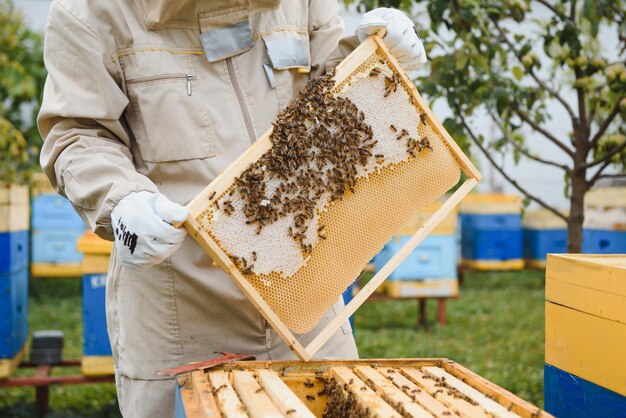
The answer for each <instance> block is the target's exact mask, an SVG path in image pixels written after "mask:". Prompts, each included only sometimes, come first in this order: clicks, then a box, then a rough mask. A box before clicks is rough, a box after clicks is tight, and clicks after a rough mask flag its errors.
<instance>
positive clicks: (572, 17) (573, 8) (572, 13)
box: [569, 0, 576, 22]
mask: <svg viewBox="0 0 626 418" xmlns="http://www.w3.org/2000/svg"><path fill="white" fill-rule="evenodd" d="M569 18H570V20H571V21H572V22H573V21H574V20H575V19H576V0H572V3H571V4H570V9H569Z"/></svg>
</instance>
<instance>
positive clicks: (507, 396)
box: [423, 360, 554, 418]
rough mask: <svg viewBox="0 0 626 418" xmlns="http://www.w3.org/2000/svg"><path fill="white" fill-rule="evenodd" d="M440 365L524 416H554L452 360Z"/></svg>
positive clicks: (548, 417) (525, 417) (527, 417)
mask: <svg viewBox="0 0 626 418" xmlns="http://www.w3.org/2000/svg"><path fill="white" fill-rule="evenodd" d="M423 367H426V366H423ZM440 367H441V368H442V369H444V370H445V371H447V372H448V373H450V374H451V375H453V376H454V377H456V378H458V379H461V381H462V382H471V384H472V386H473V387H474V388H476V389H477V390H478V391H480V392H481V393H484V394H485V395H488V396H489V397H491V398H492V399H496V400H497V401H498V402H499V403H500V404H501V405H505V406H506V407H507V409H510V410H511V411H513V412H515V413H516V414H519V415H520V416H521V417H523V418H554V417H553V416H552V415H551V414H549V413H547V412H546V411H543V410H542V409H540V408H538V407H536V406H535V405H533V404H531V403H530V402H527V401H525V400H523V399H521V398H519V397H517V396H515V395H514V394H512V393H511V392H509V391H508V390H506V389H504V388H501V387H500V386H498V385H496V384H495V383H493V382H490V381H489V380H487V379H485V378H484V377H481V376H479V375H477V374H476V373H474V372H473V371H471V370H469V369H467V368H465V367H463V366H461V365H460V364H458V363H456V362H454V361H452V360H446V361H442V362H441V364H440Z"/></svg>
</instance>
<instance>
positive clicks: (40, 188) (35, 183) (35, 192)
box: [30, 173, 56, 198]
mask: <svg viewBox="0 0 626 418" xmlns="http://www.w3.org/2000/svg"><path fill="white" fill-rule="evenodd" d="M31 184H32V185H31V188H30V193H31V195H32V197H33V198H36V197H37V196H39V195H40V194H42V193H49V194H56V190H54V187H52V184H50V180H48V177H46V175H45V174H44V173H35V174H33V177H32V180H31Z"/></svg>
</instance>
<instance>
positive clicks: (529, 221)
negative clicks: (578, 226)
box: [522, 209, 567, 268]
mask: <svg viewBox="0 0 626 418" xmlns="http://www.w3.org/2000/svg"><path fill="white" fill-rule="evenodd" d="M522 224H523V242H524V260H525V261H526V265H528V266H529V267H535V268H545V266H546V256H547V254H548V253H553V254H554V253H566V252H567V224H566V223H565V221H564V220H562V219H561V218H559V217H557V216H556V215H554V214H553V213H552V212H550V211H548V210H545V209H537V210H532V211H526V213H525V214H524V219H523V221H522Z"/></svg>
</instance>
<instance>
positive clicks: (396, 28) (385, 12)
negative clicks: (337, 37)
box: [356, 7, 426, 71]
mask: <svg viewBox="0 0 626 418" xmlns="http://www.w3.org/2000/svg"><path fill="white" fill-rule="evenodd" d="M381 29H386V30H387V33H386V34H385V36H384V37H383V40H384V41H385V44H386V45H387V47H388V48H389V49H390V50H391V53H392V54H393V56H394V57H396V59H397V60H398V62H399V63H400V65H402V68H404V69H405V70H406V71H411V70H416V69H418V68H420V67H421V66H422V65H424V64H426V51H424V45H423V44H422V41H420V38H419V36H417V32H416V30H415V25H413V22H412V21H411V19H409V18H408V16H407V15H405V14H404V13H402V12H401V11H400V10H396V9H389V8H386V7H380V8H378V9H374V10H372V11H369V12H367V13H365V14H364V15H363V18H362V19H361V23H360V24H359V26H358V28H357V29H356V36H357V37H358V38H359V42H363V41H364V40H365V38H367V37H368V36H370V35H373V34H375V33H376V32H378V31H379V30H381Z"/></svg>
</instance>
